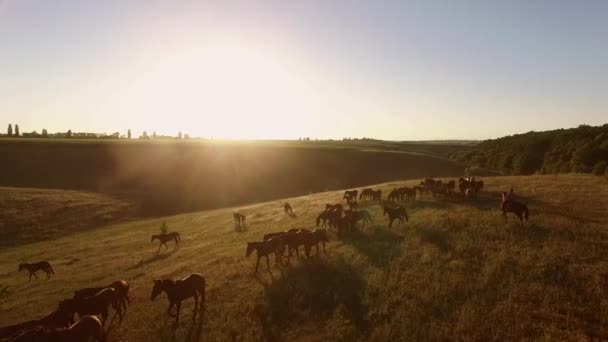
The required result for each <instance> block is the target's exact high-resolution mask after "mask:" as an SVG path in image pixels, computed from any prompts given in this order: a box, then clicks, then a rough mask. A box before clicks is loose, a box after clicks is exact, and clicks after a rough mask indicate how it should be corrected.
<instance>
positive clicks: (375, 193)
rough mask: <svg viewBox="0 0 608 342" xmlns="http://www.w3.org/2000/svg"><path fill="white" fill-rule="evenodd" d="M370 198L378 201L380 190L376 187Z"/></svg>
mask: <svg viewBox="0 0 608 342" xmlns="http://www.w3.org/2000/svg"><path fill="white" fill-rule="evenodd" d="M372 200H373V201H378V202H380V200H382V190H380V189H378V190H376V191H374V192H373V193H372Z"/></svg>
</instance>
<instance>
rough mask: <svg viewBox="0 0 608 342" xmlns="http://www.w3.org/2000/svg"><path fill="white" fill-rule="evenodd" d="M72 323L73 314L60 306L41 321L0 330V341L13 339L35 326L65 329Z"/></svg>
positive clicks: (32, 321)
mask: <svg viewBox="0 0 608 342" xmlns="http://www.w3.org/2000/svg"><path fill="white" fill-rule="evenodd" d="M73 321H74V312H73V311H69V310H66V308H64V307H61V306H60V307H58V308H57V309H56V310H55V311H53V312H51V313H49V314H48V315H46V316H44V317H42V318H41V319H35V320H31V321H27V322H23V323H19V324H14V325H10V326H6V327H2V328H0V340H1V339H3V338H11V337H14V336H16V335H18V334H20V333H22V332H24V331H25V330H27V329H31V328H32V327H35V326H41V327H44V328H65V327H68V326H70V324H72V323H73Z"/></svg>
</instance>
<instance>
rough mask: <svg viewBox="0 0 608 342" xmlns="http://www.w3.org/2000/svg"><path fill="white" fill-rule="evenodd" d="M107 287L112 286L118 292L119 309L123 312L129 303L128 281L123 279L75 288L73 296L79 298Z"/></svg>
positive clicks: (92, 294)
mask: <svg viewBox="0 0 608 342" xmlns="http://www.w3.org/2000/svg"><path fill="white" fill-rule="evenodd" d="M107 288H113V289H114V290H116V291H117V292H118V294H119V296H120V306H121V310H122V311H123V313H124V312H126V311H127V303H129V302H130V300H129V283H127V282H126V281H125V280H117V281H115V282H113V283H111V284H110V285H108V286H104V287H87V288H84V289H80V290H76V291H74V298H77V299H79V298H85V297H91V296H94V295H96V294H98V293H99V292H101V291H102V290H105V289H107Z"/></svg>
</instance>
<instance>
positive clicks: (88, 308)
mask: <svg viewBox="0 0 608 342" xmlns="http://www.w3.org/2000/svg"><path fill="white" fill-rule="evenodd" d="M110 305H111V306H112V308H113V309H114V311H115V312H116V313H115V314H114V317H116V315H118V319H119V322H120V323H122V316H123V312H122V309H121V305H120V294H119V293H118V291H116V290H114V289H113V288H111V287H110V288H106V289H103V290H101V291H100V292H98V293H97V294H95V295H93V296H90V297H84V298H71V299H65V300H62V301H61V302H59V307H60V308H64V309H65V310H66V311H70V312H74V313H77V314H78V316H79V317H83V316H84V315H101V321H102V322H103V324H104V325H105V322H106V319H107V317H108V308H109V307H110Z"/></svg>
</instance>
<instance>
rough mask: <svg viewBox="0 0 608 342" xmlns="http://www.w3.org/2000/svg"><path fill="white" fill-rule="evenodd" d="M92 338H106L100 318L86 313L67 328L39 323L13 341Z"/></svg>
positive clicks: (98, 339) (101, 340)
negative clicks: (52, 327)
mask: <svg viewBox="0 0 608 342" xmlns="http://www.w3.org/2000/svg"><path fill="white" fill-rule="evenodd" d="M91 339H93V341H99V342H103V341H105V340H106V338H105V334H104V332H103V326H102V324H101V322H100V321H99V318H97V317H96V316H91V315H86V316H83V317H81V318H80V319H79V320H78V321H77V322H76V323H74V324H72V325H70V326H69V327H67V328H54V329H49V328H46V327H44V326H40V325H39V326H36V327H33V328H31V329H29V330H27V331H25V332H23V333H22V334H21V335H19V336H17V337H15V338H14V339H12V340H11V341H24V342H25V341H45V342H46V341H48V342H51V341H61V342H80V341H91Z"/></svg>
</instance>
